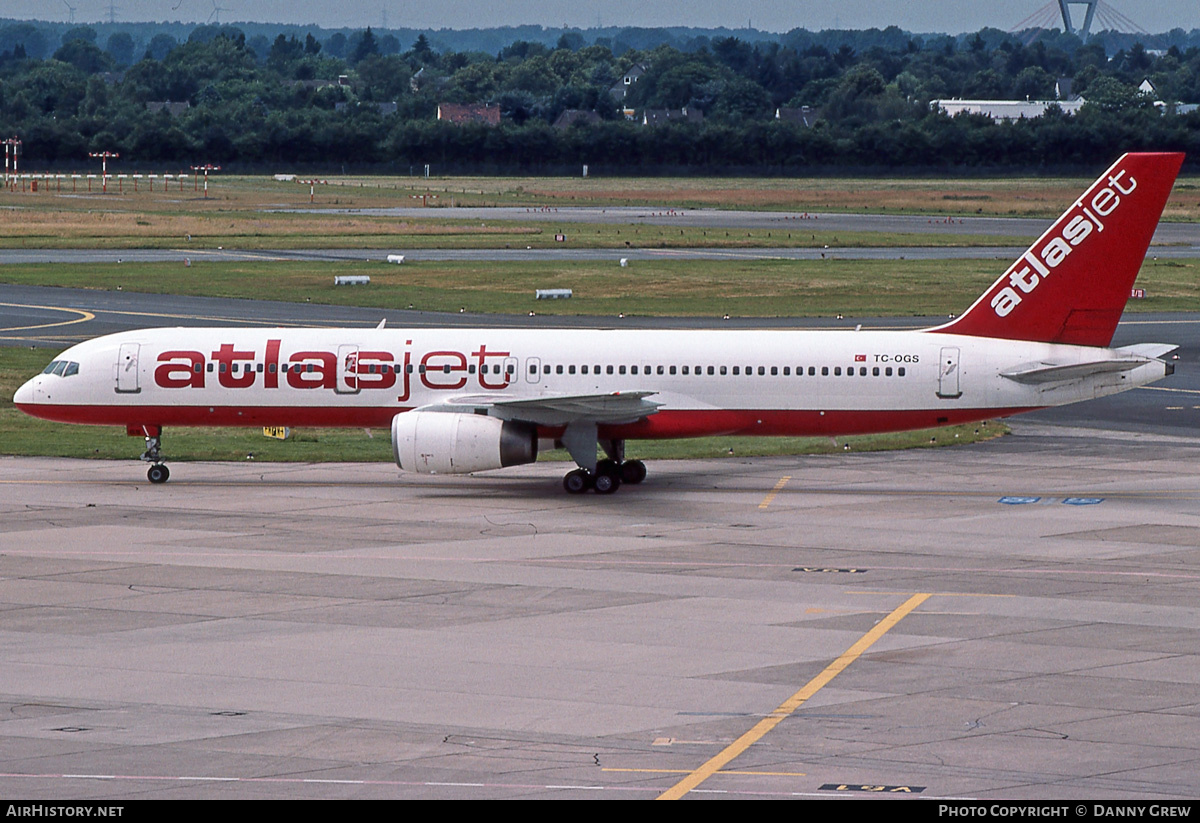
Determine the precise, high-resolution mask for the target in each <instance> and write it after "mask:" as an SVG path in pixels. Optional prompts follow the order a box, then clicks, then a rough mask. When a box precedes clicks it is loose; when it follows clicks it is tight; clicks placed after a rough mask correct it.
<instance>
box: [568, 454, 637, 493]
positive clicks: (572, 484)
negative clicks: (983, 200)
mask: <svg viewBox="0 0 1200 823" xmlns="http://www.w3.org/2000/svg"><path fill="white" fill-rule="evenodd" d="M645 479H646V464H645V463H643V462H642V461H641V460H626V461H624V462H622V463H618V462H616V461H615V460H598V461H596V471H595V472H594V473H593V472H589V471H588V470H587V469H575V470H574V471H570V472H567V476H566V477H564V478H563V488H564V489H566V490H567V492H568V493H569V494H583V493H584V492H585V491H587V490H588V489H592V490H594V491H595V492H596V494H612V493H613V492H615V491H616V490H617V489H619V488H621V484H622V483H628V484H629V485H631V486H632V485H635V484H637V483H641V482H642V481H643V480H645Z"/></svg>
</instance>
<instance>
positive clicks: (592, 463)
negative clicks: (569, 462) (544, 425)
mask: <svg viewBox="0 0 1200 823" xmlns="http://www.w3.org/2000/svg"><path fill="white" fill-rule="evenodd" d="M596 443H597V437H596V424H595V423H572V424H571V425H569V426H567V428H566V430H565V431H564V432H563V435H562V444H563V446H564V447H565V448H566V450H567V451H568V452H570V454H571V457H572V458H574V460H575V462H576V463H578V464H579V468H577V469H575V470H574V471H570V472H567V475H566V477H564V478H563V488H564V489H566V490H567V493H568V494H583V493H584V492H586V491H588V490H589V489H591V490H593V491H595V492H596V494H612V493H613V492H615V491H616V490H617V489H619V488H621V484H622V483H628V484H629V485H631V486H633V485H636V484H638V483H641V482H642V481H643V480H645V479H646V464H645V463H643V462H642V461H641V460H626V459H625V441H624V440H600V441H599V443H600V446H601V447H602V448H603V449H604V453H605V454H606V455H608V457H607V459H604V460H597V459H596Z"/></svg>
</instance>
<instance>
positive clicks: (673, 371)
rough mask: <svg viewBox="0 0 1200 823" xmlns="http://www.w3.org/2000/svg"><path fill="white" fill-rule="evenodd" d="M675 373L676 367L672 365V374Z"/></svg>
mask: <svg viewBox="0 0 1200 823" xmlns="http://www.w3.org/2000/svg"><path fill="white" fill-rule="evenodd" d="M674 373H675V367H674V366H672V367H671V374H674Z"/></svg>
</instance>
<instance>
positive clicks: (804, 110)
mask: <svg viewBox="0 0 1200 823" xmlns="http://www.w3.org/2000/svg"><path fill="white" fill-rule="evenodd" d="M775 119H776V120H778V121H779V122H781V123H792V124H793V125H796V126H803V127H804V128H806V129H811V128H812V127H813V125H814V124H815V123H816V122H817V121H818V120H820V119H821V111H820V109H814V108H813V107H812V106H801V107H800V108H798V109H787V108H778V109H775Z"/></svg>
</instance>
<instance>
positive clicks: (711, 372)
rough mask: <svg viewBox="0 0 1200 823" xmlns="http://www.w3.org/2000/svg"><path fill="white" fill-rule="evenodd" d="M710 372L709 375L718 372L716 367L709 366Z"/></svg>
mask: <svg viewBox="0 0 1200 823" xmlns="http://www.w3.org/2000/svg"><path fill="white" fill-rule="evenodd" d="M708 373H709V375H710V376H711V375H713V374H715V373H716V369H714V368H713V367H712V366H709V367H708Z"/></svg>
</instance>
